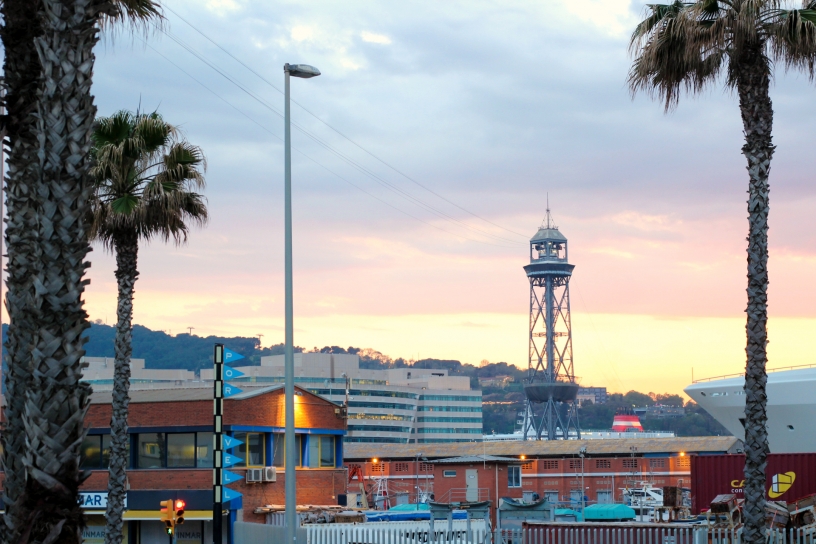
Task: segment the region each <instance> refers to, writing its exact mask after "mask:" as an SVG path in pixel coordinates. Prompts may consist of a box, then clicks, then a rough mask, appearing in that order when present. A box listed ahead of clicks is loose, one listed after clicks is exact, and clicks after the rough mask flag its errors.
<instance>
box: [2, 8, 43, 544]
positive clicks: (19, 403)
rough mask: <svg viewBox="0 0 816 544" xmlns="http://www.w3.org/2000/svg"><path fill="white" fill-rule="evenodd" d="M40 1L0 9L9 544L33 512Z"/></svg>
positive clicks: (4, 440)
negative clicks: (29, 474) (30, 417)
mask: <svg viewBox="0 0 816 544" xmlns="http://www.w3.org/2000/svg"><path fill="white" fill-rule="evenodd" d="M38 7H39V4H38V2H31V1H28V0H5V1H4V2H2V3H0V12H2V17H3V21H4V24H3V26H2V27H0V38H2V41H3V47H4V49H5V59H4V60H5V62H4V66H3V69H4V77H5V81H4V84H5V86H6V89H7V91H8V92H7V94H6V101H5V102H6V117H5V119H4V120H3V121H4V128H5V131H6V136H7V137H8V139H9V144H10V145H9V153H8V156H7V158H8V174H7V175H8V177H7V183H6V202H7V205H8V208H7V222H6V229H5V238H6V248H7V251H8V269H7V271H8V275H7V280H6V281H7V286H8V292H7V294H6V308H7V310H8V313H9V317H10V323H9V329H8V338H7V341H6V348H7V350H8V356H7V357H6V360H5V361H4V362H5V367H6V368H5V376H4V378H5V383H6V406H5V414H4V415H5V425H4V427H3V432H2V435H0V440H2V444H3V471H4V473H5V474H4V475H5V478H4V480H3V503H4V505H5V515H4V516H3V523H2V524H0V529H2V530H0V535H1V536H2V538H1V539H0V540H2V542H3V543H4V544H17V542H18V541H19V540H20V533H21V530H22V528H23V527H24V526H25V525H26V523H27V520H28V517H29V513H28V511H27V510H26V508H25V507H24V504H23V500H22V499H21V498H22V497H23V496H24V493H25V486H26V469H25V465H24V463H23V459H24V456H25V451H26V443H25V438H26V435H25V428H24V425H23V414H24V412H25V396H26V391H27V390H28V386H29V382H30V376H31V354H32V352H33V351H34V345H35V338H36V326H35V323H34V322H33V318H34V313H33V310H34V308H37V307H38V306H39V302H38V298H39V295H38V293H37V291H36V289H35V287H34V281H33V279H34V278H35V277H36V274H37V272H38V270H39V266H37V263H38V262H39V259H40V248H39V246H38V245H37V243H36V240H37V235H36V233H37V217H36V209H37V201H36V195H35V193H34V191H33V187H34V186H35V184H36V180H37V175H38V174H37V168H36V166H37V162H38V161H37V148H38V144H37V135H36V132H35V130H34V122H35V121H34V116H33V113H34V111H35V108H36V95H37V88H38V85H39V81H40V73H41V68H40V61H39V58H38V56H37V50H36V48H35V47H34V39H35V38H37V37H38V36H40V34H41V33H42V27H41V25H40V23H39V19H38V18H37V16H36V15H37V10H38Z"/></svg>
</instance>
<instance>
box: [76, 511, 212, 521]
mask: <svg viewBox="0 0 816 544" xmlns="http://www.w3.org/2000/svg"><path fill="white" fill-rule="evenodd" d="M85 515H88V516H93V515H100V516H104V515H105V511H104V510H86V511H85ZM161 516H162V513H161V512H159V511H158V510H128V511H127V512H125V514H124V516H122V517H123V518H124V519H125V520H156V521H161ZM212 517H213V516H212V510H185V512H184V520H185V521H191V520H202V519H203V520H211V519H212Z"/></svg>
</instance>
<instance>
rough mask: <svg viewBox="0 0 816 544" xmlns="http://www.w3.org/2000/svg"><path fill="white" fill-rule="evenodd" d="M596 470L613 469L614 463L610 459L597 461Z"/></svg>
mask: <svg viewBox="0 0 816 544" xmlns="http://www.w3.org/2000/svg"><path fill="white" fill-rule="evenodd" d="M595 468H612V461H610V460H609V459H595Z"/></svg>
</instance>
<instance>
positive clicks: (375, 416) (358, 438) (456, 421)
mask: <svg viewBox="0 0 816 544" xmlns="http://www.w3.org/2000/svg"><path fill="white" fill-rule="evenodd" d="M283 363H284V361H283V355H275V356H271V357H263V358H262V359H261V366H246V367H241V366H235V367H234V368H236V369H238V370H240V371H241V372H243V373H244V376H242V377H241V378H238V379H237V380H231V382H230V383H234V384H236V385H237V386H238V387H241V388H243V387H245V386H246V385H249V384H258V385H267V384H269V383H280V382H282V381H283V379H284V367H283ZM347 378H348V384H349V391H348V403H349V414H348V431H349V433H348V435H347V436H346V439H345V440H346V442H379V443H409V442H410V443H419V444H422V443H426V444H427V443H439V442H471V441H480V440H481V439H482V392H481V391H474V390H471V389H470V378H468V377H467V376H449V375H448V372H447V370H436V369H433V370H431V369H417V368H394V369H388V370H379V369H368V368H360V358H359V357H358V356H357V355H348V354H330V353H296V354H295V383H296V384H298V385H300V386H301V387H304V388H307V389H309V390H311V391H313V392H315V393H317V394H319V395H323V396H325V397H327V398H329V399H331V400H332V401H334V402H337V403H339V404H342V403H344V402H345V400H346V390H345V388H346V379H347ZM201 379H202V380H212V379H213V374H212V370H210V369H202V370H201ZM242 384H243V385H242Z"/></svg>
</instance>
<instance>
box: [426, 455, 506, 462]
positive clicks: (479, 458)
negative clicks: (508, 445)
mask: <svg viewBox="0 0 816 544" xmlns="http://www.w3.org/2000/svg"><path fill="white" fill-rule="evenodd" d="M487 461H490V462H498V463H518V462H519V460H518V458H517V457H497V456H495V455H465V456H464V457H450V458H448V459H439V460H437V461H433V462H434V463H445V464H448V463H450V464H454V463H482V462H487Z"/></svg>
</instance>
